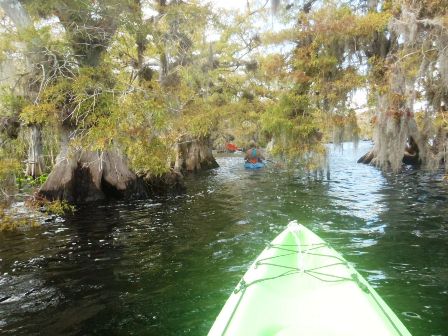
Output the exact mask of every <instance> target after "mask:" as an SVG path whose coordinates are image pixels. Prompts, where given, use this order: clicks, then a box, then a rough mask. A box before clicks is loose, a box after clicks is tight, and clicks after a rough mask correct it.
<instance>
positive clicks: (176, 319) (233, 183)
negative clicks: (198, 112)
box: [0, 142, 448, 335]
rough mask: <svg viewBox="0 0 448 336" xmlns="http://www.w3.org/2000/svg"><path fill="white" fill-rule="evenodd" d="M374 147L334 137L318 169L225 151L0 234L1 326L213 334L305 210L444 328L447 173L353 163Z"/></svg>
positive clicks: (410, 310) (378, 284) (417, 317)
mask: <svg viewBox="0 0 448 336" xmlns="http://www.w3.org/2000/svg"><path fill="white" fill-rule="evenodd" d="M369 146H371V144H370V143H366V142H362V143H360V144H359V147H358V148H357V149H355V148H354V147H353V145H352V144H349V143H347V144H344V146H343V147H342V148H340V147H338V148H335V147H331V146H330V147H329V150H330V159H329V166H330V176H327V175H326V174H325V176H323V177H315V176H314V175H313V176H308V175H306V174H301V173H298V172H295V173H292V172H290V171H286V170H282V169H280V168H278V167H275V165H270V166H268V167H266V168H265V169H263V170H260V171H247V170H244V168H243V162H242V158H240V157H221V158H219V159H218V162H219V164H220V167H219V168H217V169H215V170H212V171H210V172H207V173H203V174H200V175H195V176H190V177H188V178H187V181H186V182H187V187H188V190H187V192H186V193H185V194H183V195H178V196H172V197H166V198H161V199H153V200H146V201H139V202H134V203H131V204H124V203H113V204H97V205H94V206H89V207H82V208H80V209H79V210H78V211H77V212H76V214H74V215H73V216H71V217H70V218H67V219H66V220H65V222H57V223H48V224H43V225H42V226H41V227H40V228H37V229H32V230H25V231H16V232H3V233H0V334H5V335H206V334H207V331H208V329H209V328H210V326H211V324H212V323H213V321H214V318H215V317H216V315H217V314H218V312H219V311H220V309H221V307H222V305H223V304H224V302H225V300H226V299H227V297H228V296H229V294H230V292H231V291H232V290H233V288H234V286H235V285H236V284H237V282H238V280H239V279H240V278H241V276H242V275H243V274H244V272H245V271H246V269H247V268H248V266H249V265H250V264H251V262H252V261H253V259H254V258H255V257H256V256H257V255H258V254H259V253H260V252H261V250H262V249H263V248H264V246H265V244H266V242H268V241H270V240H272V239H273V238H274V237H275V236H276V235H277V234H278V233H279V232H281V231H282V230H283V229H284V227H285V225H286V224H287V223H288V221H290V220H293V219H297V220H298V221H299V222H301V223H303V224H305V225H306V226H308V227H309V228H310V229H312V230H313V231H315V232H316V233H317V234H318V235H320V236H321V237H322V238H324V239H326V240H327V241H328V242H329V243H330V244H331V245H332V246H333V247H334V248H335V249H336V250H338V251H339V252H341V253H342V254H343V255H344V256H345V258H346V259H348V261H350V262H352V263H353V264H354V266H355V267H356V268H357V269H358V270H359V271H360V273H361V274H363V275H364V276H365V277H366V278H367V279H368V281H369V282H370V283H371V284H372V285H373V286H374V287H375V288H376V289H377V291H378V292H379V294H380V295H381V296H382V297H383V298H384V300H385V301H386V302H387V303H388V304H389V305H390V307H391V308H392V309H393V310H394V311H395V312H396V313H397V315H398V316H399V317H400V319H401V320H402V321H403V322H404V324H405V325H406V326H407V327H408V329H409V330H410V331H411V333H412V334H413V335H448V202H447V201H448V186H447V184H446V182H443V181H442V179H441V176H438V175H434V174H428V173H425V172H421V171H412V170H408V171H407V172H406V173H404V174H400V175H393V174H385V173H382V172H380V171H379V170H378V169H376V168H373V167H370V166H366V165H361V164H356V159H357V158H358V157H359V156H361V155H362V154H363V153H364V152H366V151H367V150H368V148H369ZM328 177H329V178H328ZM298 304H300V303H298Z"/></svg>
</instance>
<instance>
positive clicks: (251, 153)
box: [244, 140, 265, 163]
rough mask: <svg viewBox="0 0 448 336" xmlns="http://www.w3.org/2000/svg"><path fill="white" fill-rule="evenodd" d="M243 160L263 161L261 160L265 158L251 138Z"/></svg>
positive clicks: (251, 161)
mask: <svg viewBox="0 0 448 336" xmlns="http://www.w3.org/2000/svg"><path fill="white" fill-rule="evenodd" d="M244 160H246V162H250V163H257V162H263V160H265V158H264V156H263V154H262V153H261V151H260V149H259V148H258V146H257V144H256V142H255V141H253V140H252V141H251V142H249V149H248V150H247V151H246V155H245V156H244Z"/></svg>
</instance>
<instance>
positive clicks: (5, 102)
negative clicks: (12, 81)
mask: <svg viewBox="0 0 448 336" xmlns="http://www.w3.org/2000/svg"><path fill="white" fill-rule="evenodd" d="M25 105H26V100H25V98H24V97H23V96H21V95H17V94H16V93H14V92H13V91H12V90H11V89H10V88H8V87H2V88H0V116H17V115H18V114H19V113H20V112H21V111H22V109H23V108H24V106H25Z"/></svg>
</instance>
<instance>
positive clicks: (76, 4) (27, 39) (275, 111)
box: [0, 0, 448, 228]
mask: <svg viewBox="0 0 448 336" xmlns="http://www.w3.org/2000/svg"><path fill="white" fill-rule="evenodd" d="M447 14H448V8H447V7H446V4H445V2H444V1H435V0H425V1H420V2H415V1H411V0H400V1H398V0H377V1H370V0H369V1H368V0H362V1H359V0H357V1H346V2H344V4H341V3H340V2H339V1H333V0H326V1H314V0H311V1H295V2H292V3H289V2H288V3H287V2H286V1H278V0H276V1H274V0H272V1H270V2H269V1H267V2H260V1H255V0H253V1H248V2H247V4H246V6H245V7H244V8H242V9H239V10H236V9H224V8H217V7H214V6H213V5H212V4H210V3H206V2H201V1H192V2H184V1H177V0H172V1H166V0H154V1H147V2H146V1H141V0H134V1H128V0H107V1H106V0H104V1H103V0H100V1H95V2H89V1H87V2H86V1H81V0H75V1H71V2H70V3H67V2H66V1H61V0H51V1H47V0H29V1H25V0H0V15H1V17H2V20H1V21H0V32H1V34H0V189H1V194H0V202H2V204H4V205H3V206H2V209H3V210H2V211H3V212H2V216H1V220H0V221H1V222H4V225H3V226H4V227H5V228H14V227H15V226H14V224H13V220H12V219H11V218H14V216H12V217H11V215H10V214H9V212H8V211H9V210H8V203H11V202H14V200H16V201H17V200H22V199H23V197H22V196H23V195H22V196H20V193H21V192H18V190H22V189H23V186H25V187H26V188H28V189H29V190H28V191H29V196H30V198H29V199H30V200H31V201H30V200H28V201H26V202H25V203H24V206H31V208H33V206H34V207H36V204H38V205H37V207H38V208H39V207H41V206H42V205H43V207H44V208H45V209H47V210H48V211H50V212H54V213H64V212H71V211H72V210H73V209H72V206H76V205H77V204H83V203H88V202H97V201H103V200H110V199H120V200H132V199H141V198H149V197H151V196H152V195H157V194H164V193H171V192H182V191H183V190H184V188H185V186H184V184H183V177H184V176H185V174H190V173H194V172H198V171H202V170H207V169H211V168H215V167H217V165H218V164H217V162H216V160H215V158H214V156H213V153H212V149H220V148H225V146H226V144H228V143H230V142H232V143H234V144H235V145H236V146H237V147H238V148H245V147H246V146H247V144H248V143H249V141H251V140H252V141H256V142H257V144H258V145H259V146H260V147H262V148H266V150H267V152H269V155H270V156H271V157H272V158H275V161H277V162H280V161H282V162H285V164H288V165H290V166H292V167H302V168H304V169H307V170H309V171H316V170H318V169H321V168H322V167H324V166H325V164H326V155H327V154H326V149H325V144H326V143H329V142H332V143H336V144H338V143H342V142H344V141H355V142H356V141H358V140H359V139H360V138H361V139H364V138H371V139H372V140H373V143H374V147H373V149H372V150H371V151H370V152H369V153H366V154H365V155H364V156H363V157H362V158H360V159H359V161H358V162H360V163H366V164H373V165H375V166H377V167H378V168H379V169H382V170H384V171H392V172H394V173H400V172H401V171H402V168H403V165H413V166H415V167H418V168H420V169H425V170H428V171H437V170H438V169H440V168H441V167H442V169H444V170H445V171H447V170H448V150H447V148H448V112H447V108H446V106H447V104H448V90H447V85H448V80H447V78H448V53H447V52H446V41H447V40H448V29H447V28H448V21H447V20H446V15H447ZM193 22H194V24H192V23H193ZM273 28H275V29H273ZM360 93H361V94H360ZM356 97H358V98H356ZM359 97H362V99H360V98H359ZM364 100H365V102H360V101H364ZM360 105H361V106H360ZM353 164H356V163H355V162H354V163H353ZM31 190H32V191H31ZM28 191H27V192H28ZM16 194H17V195H19V196H13V197H11V195H16ZM31 211H32V210H31Z"/></svg>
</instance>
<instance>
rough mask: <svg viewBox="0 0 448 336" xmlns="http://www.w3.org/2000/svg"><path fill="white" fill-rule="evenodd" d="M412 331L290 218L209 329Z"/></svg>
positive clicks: (344, 332) (247, 331) (342, 332)
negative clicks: (290, 221)
mask: <svg viewBox="0 0 448 336" xmlns="http://www.w3.org/2000/svg"><path fill="white" fill-rule="evenodd" d="M299 334H301V335H314V336H320V335H322V336H330V335H340V336H349V335H372V336H373V335H375V336H378V335H410V333H409V332H408V331H407V329H406V327H405V326H404V325H403V324H402V323H401V321H400V320H399V319H398V317H397V316H396V315H395V314H394V313H393V312H392V310H391V309H390V308H389V307H388V306H387V305H386V303H385V302H384V301H383V300H382V299H381V298H380V297H379V295H378V294H377V293H376V292H375V290H374V289H373V288H372V287H371V286H370V285H369V284H368V283H367V282H366V280H365V279H364V278H362V277H361V275H360V274H359V273H358V272H357V271H356V270H355V269H354V268H353V267H352V266H350V265H349V264H348V262H347V261H346V260H345V259H344V258H342V256H341V255H339V254H338V253H337V252H336V251H334V250H333V249H332V248H331V247H330V246H329V245H328V244H326V243H325V242H324V241H323V240H322V239H321V238H319V237H318V236H317V235H315V234H314V233H313V232H311V231H310V230H308V229H306V228H305V227H304V226H302V225H298V224H297V223H294V222H292V223H290V225H289V226H288V228H287V229H286V230H285V231H283V232H282V233H281V234H280V235H279V236H277V238H275V239H274V240H273V242H272V243H271V244H269V245H268V247H267V248H266V249H265V250H264V251H263V252H262V253H261V254H260V256H259V257H258V258H257V259H256V260H255V262H254V263H253V264H252V266H251V267H250V268H249V270H248V271H247V273H246V274H245V275H244V277H243V279H242V280H241V281H240V283H239V284H238V286H237V287H236V289H235V291H234V292H233V293H232V295H231V296H230V298H229V299H228V300H227V302H226V304H225V306H224V307H223V309H222V310H221V313H220V314H219V316H218V317H217V319H216V321H215V323H214V325H213V326H212V328H211V330H210V332H209V335H232V336H233V335H283V336H286V335H299Z"/></svg>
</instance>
